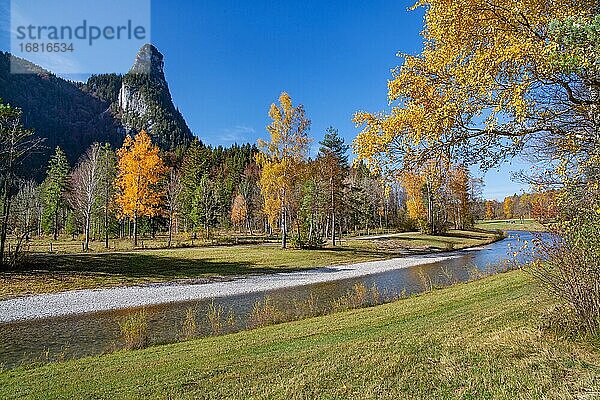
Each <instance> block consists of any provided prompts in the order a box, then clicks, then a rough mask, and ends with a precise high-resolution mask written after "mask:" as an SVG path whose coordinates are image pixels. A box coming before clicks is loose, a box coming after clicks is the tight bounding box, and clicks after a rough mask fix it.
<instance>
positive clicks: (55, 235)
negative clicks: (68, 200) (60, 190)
mask: <svg viewBox="0 0 600 400" xmlns="http://www.w3.org/2000/svg"><path fill="white" fill-rule="evenodd" d="M53 237H54V240H57V239H58V206H56V211H55V212H54V233H53Z"/></svg>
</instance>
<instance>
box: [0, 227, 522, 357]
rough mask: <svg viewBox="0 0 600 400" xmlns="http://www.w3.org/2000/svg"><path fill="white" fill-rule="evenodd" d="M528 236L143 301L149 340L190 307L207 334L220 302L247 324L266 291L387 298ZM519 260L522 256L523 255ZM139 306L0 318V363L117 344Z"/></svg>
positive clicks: (476, 265) (468, 268) (325, 300)
mask: <svg viewBox="0 0 600 400" xmlns="http://www.w3.org/2000/svg"><path fill="white" fill-rule="evenodd" d="M531 239H532V235H531V234H529V233H525V232H510V235H509V238H507V239H505V240H503V241H500V242H497V243H494V244H491V245H488V246H485V247H482V248H480V249H473V250H466V251H462V252H459V254H460V256H459V257H456V258H452V259H449V260H445V261H442V262H436V263H431V264H425V265H421V266H416V267H411V268H405V269H399V270H394V271H387V272H384V273H380V274H375V275H369V276H364V277H359V278H354V279H347V280H343V281H334V282H323V283H317V284H313V285H308V286H300V287H294V288H287V289H279V290H274V291H269V292H262V293H251V294H243V295H239V296H231V297H226V298H216V299H211V300H200V301H193V302H184V303H171V304H161V305H156V306H149V307H145V310H146V312H147V315H148V319H149V320H148V327H149V332H148V334H149V341H150V343H151V344H158V343H168V342H174V341H177V340H179V339H180V338H181V336H182V325H183V323H184V320H185V318H186V314H187V313H188V310H189V309H190V308H192V309H193V310H194V312H195V314H196V326H197V334H198V335H199V336H203V335H209V334H211V333H212V328H211V325H210V324H209V322H208V320H207V318H206V315H207V311H208V309H209V306H210V305H211V304H213V305H214V306H216V307H219V306H221V307H222V308H223V310H224V313H225V314H227V312H229V311H231V312H233V314H234V315H235V320H234V324H233V325H232V326H225V329H226V330H227V331H236V330H240V329H245V328H246V327H247V324H248V317H249V315H250V314H251V312H252V307H253V305H254V304H255V303H256V302H257V301H261V300H264V298H265V296H268V297H269V299H270V301H271V302H272V304H273V305H274V306H275V307H276V308H277V309H279V310H293V309H294V308H295V307H298V304H306V303H307V302H309V299H310V301H311V302H312V303H314V307H315V308H316V309H317V310H319V312H326V311H327V310H329V309H330V308H331V304H332V303H333V302H334V301H335V300H336V299H339V298H341V297H342V296H344V295H346V294H347V293H348V292H349V291H351V290H353V288H354V287H355V285H357V284H358V285H361V286H364V287H366V288H368V289H371V288H376V289H377V292H378V293H379V296H380V297H381V301H386V300H391V299H394V298H397V297H398V296H402V295H410V294H414V293H418V292H422V291H424V290H426V289H428V288H430V287H438V286H444V285H448V284H452V283H455V282H464V281H466V280H468V279H469V278H470V277H472V275H473V273H474V272H477V271H485V270H489V269H490V268H492V267H494V268H495V267H496V266H498V265H501V264H505V263H507V262H509V260H510V259H511V257H510V256H509V253H510V252H512V251H514V248H516V247H519V246H520V242H521V241H524V240H531ZM520 261H521V262H523V261H527V259H524V258H522V259H521V260H520ZM138 311H139V309H126V310H116V311H105V312H97V313H92V314H85V315H78V316H68V317H60V318H49V319H42V320H33V321H26V322H14V323H7V324H0V364H2V365H3V366H4V367H5V368H12V367H14V366H16V365H20V364H24V363H29V362H32V361H41V362H46V361H55V360H60V359H69V358H79V357H84V356H88V355H96V354H102V353H105V352H111V351H114V350H116V349H119V348H120V347H121V346H122V344H121V343H120V340H119V337H120V328H119V322H120V321H122V320H123V319H124V318H125V317H126V316H127V315H130V314H132V313H135V312H138Z"/></svg>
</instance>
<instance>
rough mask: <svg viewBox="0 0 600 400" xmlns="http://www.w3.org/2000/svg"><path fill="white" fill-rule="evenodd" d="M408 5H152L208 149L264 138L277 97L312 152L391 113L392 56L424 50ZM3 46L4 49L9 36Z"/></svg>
mask: <svg viewBox="0 0 600 400" xmlns="http://www.w3.org/2000/svg"><path fill="white" fill-rule="evenodd" d="M56 3H57V4H60V1H57V2H56ZM8 4H9V3H8V0H0V5H1V6H2V8H1V9H0V11H1V14H2V16H1V17H0V23H1V24H2V25H3V27H6V26H7V23H6V20H7V17H6V15H7V10H8V9H9V7H8ZM411 4H412V2H408V1H402V0H372V1H369V2H365V1H364V0H363V1H355V0H335V1H326V2H325V1H295V2H293V1H289V2H275V1H258V0H255V1H245V0H243V1H242V0H240V1H216V0H215V1H191V0H190V1H183V0H181V1H177V2H173V1H167V0H155V1H153V2H152V41H153V43H154V45H155V46H156V47H157V48H158V49H159V50H160V51H161V52H162V53H163V54H164V55H165V73H166V76H167V80H168V82H169V86H170V88H171V93H172V95H173V99H174V102H175V104H176V106H177V107H179V109H180V110H181V112H182V113H183V115H184V117H185V119H186V120H187V122H188V124H189V126H190V128H191V129H192V131H193V132H194V133H195V134H196V135H197V136H199V137H200V138H201V139H202V140H203V141H204V142H206V143H210V144H213V145H219V144H222V145H230V144H232V143H234V142H238V143H240V142H256V139H257V138H259V137H263V138H264V137H265V136H266V131H265V126H266V125H267V124H268V123H269V119H268V116H267V112H268V108H269V105H270V104H271V103H272V102H273V101H275V100H276V99H277V97H278V96H279V93H280V92H281V91H283V90H285V91H287V92H288V93H289V94H290V95H291V96H292V99H293V100H294V102H296V103H302V104H304V106H305V108H306V111H307V114H308V116H309V118H310V119H311V120H312V128H311V134H312V136H313V137H314V138H315V142H316V141H318V140H320V139H321V138H322V136H323V134H324V132H325V129H326V128H327V127H328V126H330V125H332V126H334V127H336V128H338V129H339V130H340V133H341V134H342V135H343V136H344V137H345V138H346V140H347V141H352V139H353V138H354V137H355V136H356V134H357V133H358V129H357V128H356V127H355V126H354V124H353V123H352V121H351V119H352V115H353V113H355V112H356V111H358V110H368V111H379V110H385V109H386V107H387V98H386V94H387V87H386V85H387V81H388V79H389V78H390V76H391V75H390V70H391V69H392V68H393V67H394V66H397V65H398V64H399V63H400V62H401V60H400V59H399V58H398V57H397V56H396V53H397V52H404V53H418V52H419V51H420V49H421V47H422V38H421V37H420V35H419V32H420V31H421V30H422V28H423V27H422V23H423V10H417V11H408V10H407V9H408V7H409V6H410V5H411ZM56 9H57V10H60V7H57V8H56ZM57 12H58V11H57ZM0 45H1V48H2V49H3V50H8V49H9V46H10V44H9V38H8V33H7V31H6V29H5V30H4V31H3V32H2V34H1V36H0ZM133 57H134V54H132V55H131V59H132V62H133ZM117 72H120V71H117ZM521 168H527V166H526V165H525V164H524V163H523V162H521V161H518V160H517V161H515V162H513V165H508V164H507V165H504V166H502V167H501V169H500V170H499V171H490V172H488V174H487V175H486V177H485V179H486V187H485V189H484V195H485V196H486V197H487V198H503V197H504V196H505V195H509V194H513V193H515V192H519V191H520V190H521V187H520V186H519V185H518V184H516V183H514V182H511V180H510V171H512V170H518V169H521Z"/></svg>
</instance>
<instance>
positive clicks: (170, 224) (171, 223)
mask: <svg viewBox="0 0 600 400" xmlns="http://www.w3.org/2000/svg"><path fill="white" fill-rule="evenodd" d="M172 240H173V213H172V212H171V213H169V242H168V243H167V247H171V241H172Z"/></svg>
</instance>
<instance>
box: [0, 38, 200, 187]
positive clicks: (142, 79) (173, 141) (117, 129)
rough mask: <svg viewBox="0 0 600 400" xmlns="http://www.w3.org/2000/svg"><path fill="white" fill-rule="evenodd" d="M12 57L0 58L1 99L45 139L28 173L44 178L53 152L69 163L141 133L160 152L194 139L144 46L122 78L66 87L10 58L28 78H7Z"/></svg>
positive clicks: (154, 54)
mask: <svg viewBox="0 0 600 400" xmlns="http://www.w3.org/2000/svg"><path fill="white" fill-rule="evenodd" d="M11 57H13V56H12V55H10V54H9V53H3V52H0V99H2V101H4V102H6V103H10V104H11V105H13V106H16V107H19V108H21V109H22V110H23V118H24V121H23V122H24V124H25V126H26V127H28V128H33V129H34V130H35V132H36V135H38V136H40V137H44V138H46V140H45V149H44V150H43V151H42V152H41V153H40V154H37V155H36V156H35V157H32V159H31V160H30V164H31V165H30V167H31V168H33V169H35V170H36V171H37V175H38V176H43V174H44V172H45V168H46V163H47V161H48V158H49V157H50V155H51V154H52V153H53V152H54V148H55V147H56V146H60V147H61V148H63V150H65V152H66V153H67V156H68V157H69V160H70V161H71V163H74V162H75V161H76V160H77V158H78V157H79V156H80V155H81V154H82V153H83V152H84V151H85V150H86V148H87V147H88V146H89V145H90V144H92V143H93V142H96V141H97V142H109V143H111V144H112V145H113V146H115V147H116V146H120V145H121V144H122V142H123V138H124V137H125V135H126V134H135V133H137V132H138V131H140V130H141V129H145V130H146V131H148V133H149V134H150V135H151V137H152V138H153V141H154V142H155V143H156V144H158V145H159V146H160V147H161V148H163V149H166V150H167V149H172V148H175V147H177V146H186V145H188V144H189V143H190V142H191V141H192V139H193V135H192V133H191V131H190V129H189V128H188V126H187V123H186V122H185V120H184V118H183V116H182V115H181V113H180V112H179V110H177V109H176V108H175V106H174V105H173V101H172V98H171V93H170V92H169V86H168V84H167V81H166V79H165V75H164V58H163V55H162V54H161V53H160V52H159V51H158V50H157V49H156V48H155V47H154V46H152V45H149V44H147V45H144V46H143V47H142V48H141V49H140V51H139V52H138V54H137V55H136V57H135V61H134V63H133V66H132V67H131V70H130V71H129V72H128V73H127V74H125V75H118V74H103V75H94V76H91V77H90V78H89V79H88V81H87V82H85V83H81V82H71V81H67V80H65V79H62V78H59V77H57V76H56V75H54V74H53V73H52V72H49V71H46V70H44V69H42V68H40V67H39V66H37V65H35V64H32V63H30V62H28V61H26V60H23V59H18V58H14V60H15V62H17V63H18V64H19V66H20V69H23V70H25V71H29V72H31V73H30V74H11V73H10V60H11Z"/></svg>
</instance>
